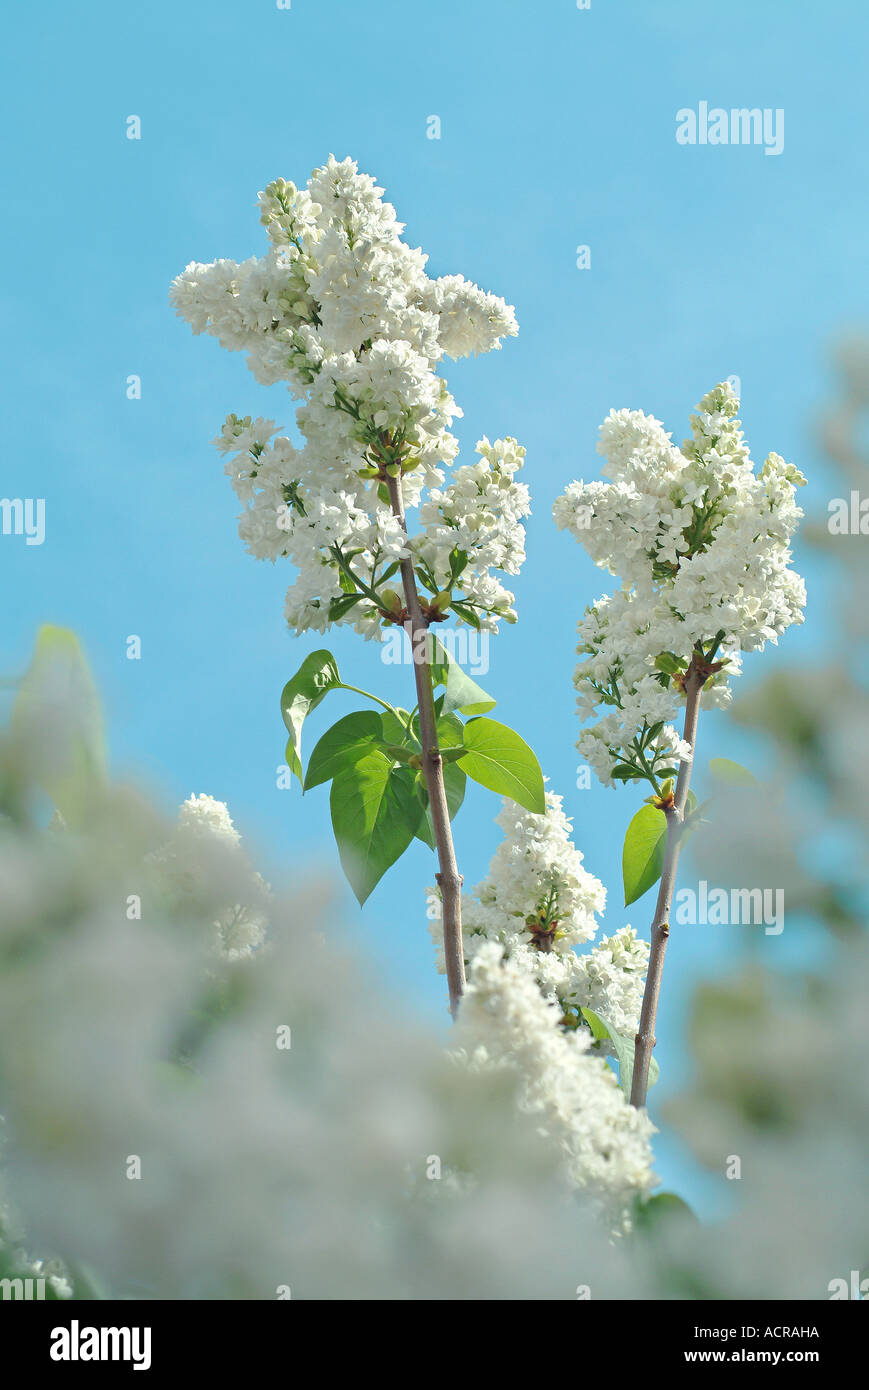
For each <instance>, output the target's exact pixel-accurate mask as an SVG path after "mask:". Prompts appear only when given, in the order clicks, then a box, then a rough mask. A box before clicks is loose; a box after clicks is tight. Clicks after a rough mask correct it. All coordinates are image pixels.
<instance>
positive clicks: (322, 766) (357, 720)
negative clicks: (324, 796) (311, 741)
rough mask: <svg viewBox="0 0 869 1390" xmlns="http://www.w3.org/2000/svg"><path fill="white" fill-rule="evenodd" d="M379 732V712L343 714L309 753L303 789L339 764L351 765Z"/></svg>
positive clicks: (378, 737)
mask: <svg viewBox="0 0 869 1390" xmlns="http://www.w3.org/2000/svg"><path fill="white" fill-rule="evenodd" d="M382 736H383V725H382V723H381V721H380V715H379V714H376V713H375V712H374V710H366V709H364V710H357V712H356V713H355V714H346V715H345V716H344V718H343V719H339V720H338V722H337V724H333V725H332V727H331V729H329V730H328V731H327V732H326V733H325V734H324V735H323V737H322V738H321V739H320V742H319V743H318V744H317V746H316V748H315V749H314V751H313V753H312V754H311V758H310V761H309V763H308V771H307V772H306V774H305V784H304V785H305V791H308V790H309V788H311V787H318V786H319V785H320V783H321V782H328V781H330V779H331V778H332V777H334V776H335V775H336V773H338V772H341V771H342V769H343V768H345V767H351V766H352V764H353V763H355V762H357V761H358V760H359V758H361V757H363V755H364V754H365V753H368V752H370V751H371V749H372V748H373V747H374V746H375V745H376V744H377V743H379V742H380V740H381V738H382Z"/></svg>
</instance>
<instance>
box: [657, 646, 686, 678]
mask: <svg viewBox="0 0 869 1390" xmlns="http://www.w3.org/2000/svg"><path fill="white" fill-rule="evenodd" d="M655 668H656V670H658V671H665V672H666V674H667V675H668V676H672V675H675V673H676V672H677V671H682V670H683V669H684V666H683V663H682V662H681V661H680V660H679V658H678V657H677V656H675V655H674V654H673V652H661V654H660V655H659V656H656V657H655Z"/></svg>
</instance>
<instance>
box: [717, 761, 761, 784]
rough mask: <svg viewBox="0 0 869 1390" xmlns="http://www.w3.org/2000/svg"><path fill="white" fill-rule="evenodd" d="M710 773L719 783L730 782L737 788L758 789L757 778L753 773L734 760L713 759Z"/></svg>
mask: <svg viewBox="0 0 869 1390" xmlns="http://www.w3.org/2000/svg"><path fill="white" fill-rule="evenodd" d="M709 771H710V772H711V773H712V776H713V777H717V778H718V780H719V782H730V783H731V784H732V785H733V786H737V787H756V786H757V785H758V781H757V778H756V777H755V775H754V773H753V772H749V770H748V768H747V767H743V766H742V764H741V763H735V762H734V761H733V759H732V758H712V759H710V762H709Z"/></svg>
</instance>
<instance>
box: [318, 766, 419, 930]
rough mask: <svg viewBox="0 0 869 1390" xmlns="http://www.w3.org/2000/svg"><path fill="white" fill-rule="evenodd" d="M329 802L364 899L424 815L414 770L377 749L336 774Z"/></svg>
mask: <svg viewBox="0 0 869 1390" xmlns="http://www.w3.org/2000/svg"><path fill="white" fill-rule="evenodd" d="M329 805H330V809H331V812H332V828H333V830H334V832H335V839H336V840H337V842H338V852H339V854H340V856H341V865H342V867H343V869H344V872H345V874H346V875H347V878H348V880H349V882H350V886H351V887H352V889H353V891H354V893H355V894H356V896H357V898H358V899H359V901H360V903H364V902H365V899H366V898H367V897H368V895H369V894H370V893H371V891H372V889H373V888H374V887H375V886H376V885H377V883H379V881H380V879H381V878H382V877H383V875H384V874H385V873H386V870H387V869H388V868H389V867H390V865H391V864H394V863H395V861H396V859H399V858H400V857H401V855H402V854H403V853H404V851H405V850H406V849H407V847H408V845H409V844H410V842H411V840H412V839H413V838H414V835H415V834H416V830H417V826H418V825H419V823H420V821H421V820H422V817H423V814H424V812H423V808H422V806H421V804H420V802H419V800H418V798H417V795H416V792H415V790H414V774H413V772H412V771H411V770H410V769H409V768H406V767H394V766H393V764H392V760H391V759H390V758H388V757H386V756H385V754H383V753H381V752H379V751H378V750H376V749H375V750H372V751H371V752H370V753H366V754H365V755H364V756H363V757H361V758H360V759H359V760H358V761H357V762H355V763H353V764H352V766H350V767H345V768H343V769H342V771H341V772H339V773H338V774H337V775H336V776H335V778H334V779H333V782H332V792H331V796H330V800H329Z"/></svg>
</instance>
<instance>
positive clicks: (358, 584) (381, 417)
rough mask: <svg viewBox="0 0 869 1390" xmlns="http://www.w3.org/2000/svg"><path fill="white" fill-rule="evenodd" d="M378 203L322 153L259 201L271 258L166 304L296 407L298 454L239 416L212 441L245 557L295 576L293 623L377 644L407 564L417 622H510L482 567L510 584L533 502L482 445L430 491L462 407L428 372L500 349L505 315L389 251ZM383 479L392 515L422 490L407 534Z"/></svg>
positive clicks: (394, 241) (210, 269)
mask: <svg viewBox="0 0 869 1390" xmlns="http://www.w3.org/2000/svg"><path fill="white" fill-rule="evenodd" d="M382 194H383V190H382V189H381V188H378V187H377V186H376V185H375V183H374V181H373V179H372V178H370V177H369V175H367V174H360V173H358V172H357V167H356V165H355V164H354V163H353V162H352V161H351V160H349V159H345V160H343V161H342V162H340V163H339V162H338V161H336V160H335V159H334V158H333V157H332V156H330V158H329V160H328V162H327V163H326V164H325V165H324V166H323V167H322V168H321V169H316V170H314V173H313V174H312V175H311V178H310V179H309V180H308V185H307V188H306V189H297V188H296V187H295V186H294V185H293V184H291V183H287V182H285V181H284V180H283V179H277V180H275V181H274V182H273V183H271V184H269V186H268V188H266V189H265V191H264V192H263V193H261V194H260V195H259V202H260V208H261V221H262V223H263V225H264V226H265V227H266V230H267V232H268V235H269V239H270V241H271V250H270V251H269V252H268V254H267V255H265V256H264V257H262V258H261V259H256V258H253V259H251V260H248V261H245V262H244V263H242V264H241V265H238V264H236V262H235V261H228V260H220V261H215V262H214V263H213V264H211V265H199V264H195V263H194V264H191V265H189V266H188V267H187V269H186V270H185V271H184V273H183V274H182V275H180V276H179V277H178V278H177V280H176V281H175V282H174V284H173V286H172V294H171V298H172V302H173V303H174V305H175V307H176V309H177V311H178V313H179V314H180V315H181V316H182V317H183V318H185V319H186V320H187V322H188V323H189V324H190V326H191V327H192V329H193V331H194V333H203V332H207V333H211V334H213V335H214V336H215V337H216V338H218V339H219V341H220V343H221V344H222V345H223V346H224V347H226V348H229V349H232V350H241V351H244V352H246V353H247V357H248V365H249V367H250V369H251V371H252V372H253V374H254V376H255V377H256V379H257V381H259V382H262V383H264V384H266V385H269V384H272V383H275V382H278V381H283V382H285V383H286V384H287V386H288V388H289V390H290V391H291V393H292V394H293V395H294V396H295V397H296V398H297V399H299V400H301V401H303V405H302V406H301V407H300V408H299V409H298V411H297V417H296V418H297V423H298V426H299V429H300V431H301V434H302V436H303V440H304V447H303V448H301V449H297V448H295V447H294V445H293V444H292V443H291V442H290V440H289V439H287V438H285V437H283V436H281V435H278V433H277V426H276V425H275V423H274V422H273V421H271V420H263V419H257V420H251V419H250V417H244V418H239V417H238V416H236V415H230V416H228V417H227V420H226V423H225V424H224V426H223V429H222V431H221V434H220V436H219V438H218V439H217V440H216V441H215V442H216V444H217V446H218V448H219V449H221V450H222V451H223V452H224V453H226V454H228V455H229V458H228V461H227V464H226V472H227V473H228V474H229V477H230V479H231V481H232V485H233V487H234V488H235V491H236V493H237V494H238V496H239V498H240V500H241V501H242V502H243V503H244V505H245V511H244V512H243V513H242V515H241V518H240V522H239V531H240V534H241V537H242V539H243V541H244V543H245V545H246V547H247V549H248V550H249V551H250V553H251V554H252V555H254V556H256V557H257V558H258V559H269V560H276V559H278V558H287V559H289V560H291V561H292V563H293V564H294V565H295V566H296V568H297V569H298V571H299V576H298V579H297V580H296V582H295V583H294V584H293V585H292V587H291V588H290V590H289V593H288V596H287V605H286V617H287V621H288V623H289V624H290V626H291V627H292V628H294V629H295V630H296V631H298V632H303V631H306V630H308V629H313V630H315V631H318V632H324V631H326V630H327V628H329V627H330V625H332V624H333V623H347V624H351V625H352V626H353V627H354V628H355V629H356V630H357V631H358V632H360V633H362V634H363V635H364V636H366V637H377V636H379V635H380V633H381V631H382V627H383V625H384V624H388V623H391V622H394V621H396V618H397V616H398V615H397V610H396V607H395V604H394V602H393V601H392V598H391V593H392V591H391V590H389V589H388V588H386V587H385V586H386V585H387V583H388V581H389V579H390V578H391V577H392V576H393V575H394V574H395V573H396V571H397V569H398V563H399V561H400V560H401V559H402V558H404V557H407V556H408V555H410V556H412V557H413V559H414V561H415V567H416V572H417V578H418V581H419V584H420V586H421V589H422V590H423V591H424V596H423V612H424V614H425V616H426V617H427V619H428V621H430V622H435V621H441V620H442V619H444V618H445V617H446V615H447V612H448V610H449V608H450V607H452V611H453V613H454V614H455V616H456V618H457V620H458V621H460V622H469V623H471V624H472V625H473V626H475V627H476V626H478V625H479V626H481V627H483V628H485V629H487V630H494V629H495V628H496V627H497V624H498V621H499V619H500V618H501V617H504V618H506V619H508V620H512V619H513V618H514V617H515V614H514V613H513V609H512V601H513V595H512V594H511V593H510V592H509V590H507V589H506V588H504V586H503V585H502V583H501V581H500V579H498V578H497V577H496V576H495V575H493V574H492V570H493V569H499V570H503V571H504V572H505V573H507V574H515V573H517V572H518V569H519V567H520V565H521V563H522V559H523V555H524V547H523V541H524V533H523V528H522V525H521V520H522V518H523V517H524V516H526V515H527V514H528V510H529V508H528V492H527V489H526V488H525V487H523V486H522V485H521V484H519V483H516V482H515V481H514V479H513V474H514V473H515V471H516V470H517V469H518V468H519V467H521V464H522V458H523V456H524V450H523V449H520V448H519V447H518V445H517V444H516V441H515V440H513V439H502V440H497V441H496V442H495V444H494V445H492V444H490V443H489V441H488V439H483V440H481V441H480V443H479V444H478V446H477V449H478V453H479V455H480V461H479V463H477V464H475V465H469V466H466V467H464V468H461V469H460V470H459V471H458V473H457V474H456V475H455V477H454V479H453V481H452V482H451V483H450V484H449V485H448V486H446V487H443V486H442V485H443V484H444V482H445V469H446V468H448V467H449V466H450V465H451V464H452V463H453V461H454V459H455V458H456V455H457V453H458V442H457V440H456V438H455V436H454V435H453V434H452V433H451V432H450V426H451V424H452V421H453V419H454V418H455V417H456V416H458V415H460V414H461V411H460V410H459V408H458V407H457V405H456V404H455V402H454V400H453V399H452V397H451V395H450V393H449V391H448V390H447V386H446V383H445V381H444V380H443V378H442V377H440V376H439V375H438V374H437V371H436V367H437V364H438V362H439V361H440V359H441V358H442V357H444V356H447V357H452V358H460V357H466V356H468V355H469V354H476V353H481V352H489V351H491V350H492V349H493V348H498V347H500V345H501V340H502V339H503V338H504V337H506V336H511V335H515V334H516V332H517V331H518V329H517V324H516V318H515V315H514V312H513V309H512V308H511V307H510V306H509V305H507V304H505V303H504V301H503V300H501V299H498V298H497V297H496V296H494V295H491V294H487V293H486V292H485V291H483V290H481V289H479V288H478V287H477V286H476V285H473V284H471V283H470V282H469V281H467V280H465V279H464V278H463V277H462V276H461V275H449V276H445V277H443V278H442V279H439V280H431V279H429V277H428V276H427V275H426V273H425V264H426V259H427V258H426V257H425V256H424V255H423V254H422V252H421V251H419V250H412V249H411V248H410V247H408V246H407V245H406V244H405V243H404V242H403V241H402V240H401V232H402V231H403V226H402V224H401V223H399V222H397V221H396V218H395V209H394V208H393V207H392V206H391V205H390V204H389V203H385V202H383V200H382ZM392 479H398V480H400V482H401V491H402V496H403V501H404V504H405V506H410V507H413V506H416V505H418V504H419V503H420V501H421V498H422V496H423V493H424V490H426V489H428V490H430V491H429V497H428V500H427V501H426V502H425V504H424V506H423V508H422V510H421V512H420V523H421V527H422V529H421V530H420V532H419V534H418V535H415V536H413V537H411V538H408V536H407V534H406V531H405V528H404V526H403V525H402V523H401V521H400V520H399V519H398V517H397V516H395V515H393V510H394V508H393V505H392V502H391V499H390V496H389V484H390V480H392Z"/></svg>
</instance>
